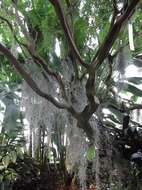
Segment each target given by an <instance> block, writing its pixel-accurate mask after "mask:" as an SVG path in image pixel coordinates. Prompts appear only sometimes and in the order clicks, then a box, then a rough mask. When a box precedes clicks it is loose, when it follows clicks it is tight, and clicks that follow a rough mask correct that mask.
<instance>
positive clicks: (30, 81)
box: [0, 43, 69, 109]
mask: <svg viewBox="0 0 142 190" xmlns="http://www.w3.org/2000/svg"><path fill="white" fill-rule="evenodd" d="M0 52H1V53H3V54H4V55H5V56H6V58H7V59H8V60H9V62H10V63H11V65H12V66H14V68H15V69H16V71H17V72H18V73H19V74H20V75H21V76H22V78H23V79H24V80H25V81H26V82H27V84H28V85H29V86H30V87H31V88H32V90H33V91H34V92H36V93H37V94H38V95H39V96H41V97H43V98H45V99H47V100H48V101H50V102H51V103H53V104H54V105H55V106H56V107H57V108H60V109H69V106H68V105H66V104H62V103H60V102H58V101H57V100H56V99H55V98H53V97H52V96H51V95H49V94H46V93H45V92H43V91H41V90H40V89H39V87H38V86H37V84H36V82H35V81H34V80H33V79H32V78H31V76H30V75H29V74H28V73H27V72H26V71H25V70H24V69H23V67H22V66H21V65H20V63H19V62H18V61H17V59H16V58H15V57H14V56H13V55H12V54H11V52H10V51H9V50H8V49H7V48H6V47H4V46H3V45H2V44H1V43H0Z"/></svg>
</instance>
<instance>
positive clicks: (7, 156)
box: [2, 155, 10, 168]
mask: <svg viewBox="0 0 142 190" xmlns="http://www.w3.org/2000/svg"><path fill="white" fill-rule="evenodd" d="M2 163H3V165H4V166H5V168H7V167H8V165H9V163H10V157H9V155H6V156H5V157H3V159H2Z"/></svg>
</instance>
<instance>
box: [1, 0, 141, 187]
mask: <svg viewBox="0 0 142 190" xmlns="http://www.w3.org/2000/svg"><path fill="white" fill-rule="evenodd" d="M139 2H140V0H124V1H119V0H118V1H117V0H107V1H106V0H101V1H92V0H89V1H74V0H65V1H63V0H62V1H59V0H49V1H44V2H43V1H40V0H33V1H32V0H31V1H30V0H29V1H26V0H23V1H17V0H13V1H10V0H5V1H2V0H1V1H0V6H1V11H0V20H1V23H0V24H1V27H0V32H1V33H0V35H1V36H0V37H1V38H0V40H1V43H0V52H1V53H2V54H3V56H4V57H6V58H7V60H8V63H9V64H11V66H12V67H13V68H15V69H16V71H17V73H18V74H19V75H20V76H21V78H22V79H24V80H25V81H26V83H27V84H28V85H29V86H30V87H31V89H32V90H33V91H34V92H35V93H36V94H37V95H39V96H41V97H43V98H44V99H46V100H47V101H49V102H51V103H52V104H53V105H54V106H55V107H57V108H58V109H60V110H66V111H67V113H69V114H71V116H72V117H73V118H74V119H75V121H76V125H77V127H78V128H80V129H83V131H84V132H85V134H86V135H87V137H88V139H89V141H90V144H94V141H95V139H94V138H95V135H94V133H95V129H94V127H93V126H92V120H91V119H92V116H93V115H95V119H96V118H97V120H99V121H101V122H103V119H102V118H101V116H102V109H103V108H104V107H106V104H107V103H108V102H107V101H108V97H111V98H112V97H114V96H115V95H114V91H113V88H112V83H113V82H114V81H113V77H112V76H113V70H114V69H115V63H116V57H117V55H120V54H124V52H123V49H124V47H127V46H128V43H129V40H128V32H127V23H128V22H130V21H131V22H132V20H131V17H132V15H133V14H134V17H133V19H134V21H135V22H134V27H135V28H134V38H135V36H136V39H135V40H137V39H139V36H140V28H139V25H140V24H141V21H140V18H141V14H140V11H141V5H140V3H139ZM137 44H138V47H136V48H137V51H134V53H133V54H134V55H135V56H136V55H137V54H138V53H139V43H137ZM57 45H58V46H59V47H58V48H59V49H58V51H59V50H60V55H59V56H57V55H56V52H55V50H56V48H55V46H57ZM18 50H19V51H18ZM1 56H2V55H1ZM3 56H2V57H1V58H2V59H4V57H3ZM122 57H123V55H121V58H122ZM123 63H124V60H123V59H122V60H121V61H120V67H121V68H123ZM32 65H36V68H38V70H36V71H37V72H40V73H41V75H42V76H43V78H45V79H47V81H48V77H51V79H52V80H54V82H56V85H57V86H58V89H59V96H58V98H57V97H56V91H55V92H53V91H52V93H50V92H49V93H48V92H44V91H43V89H42V87H41V86H39V85H38V83H37V81H36V80H34V77H33V75H32V72H31V66H32ZM4 67H7V65H5V66H4ZM67 67H68V70H69V71H68V73H67V75H68V76H66V72H67V71H66V72H65V70H67ZM47 84H48V82H47ZM80 88H82V89H81V90H80ZM78 91H79V93H80V94H79V95H76V94H77V93H78ZM137 108H138V109H141V108H142V106H141V105H134V106H133V107H129V108H125V109H129V110H133V109H137ZM122 111H124V110H122ZM45 114H46V113H45ZM102 133H103V132H102ZM99 135H100V133H99ZM102 137H103V135H102ZM104 146H105V145H104ZM100 189H102V187H100Z"/></svg>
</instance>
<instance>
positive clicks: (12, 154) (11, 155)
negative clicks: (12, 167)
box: [10, 151, 17, 163]
mask: <svg viewBox="0 0 142 190" xmlns="http://www.w3.org/2000/svg"><path fill="white" fill-rule="evenodd" d="M16 159H17V154H16V152H15V151H12V152H10V160H11V162H13V163H15V162H16Z"/></svg>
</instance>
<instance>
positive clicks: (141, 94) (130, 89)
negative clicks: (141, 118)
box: [119, 82, 142, 97]
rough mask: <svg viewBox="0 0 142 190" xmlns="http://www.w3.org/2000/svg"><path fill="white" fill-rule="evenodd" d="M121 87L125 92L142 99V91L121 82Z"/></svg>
mask: <svg viewBox="0 0 142 190" xmlns="http://www.w3.org/2000/svg"><path fill="white" fill-rule="evenodd" d="M119 85H120V86H122V87H123V91H127V92H130V93H132V94H133V95H135V96H139V97H142V91H141V90H140V89H139V88H137V87H135V86H133V85H132V84H129V83H123V82H119Z"/></svg>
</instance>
